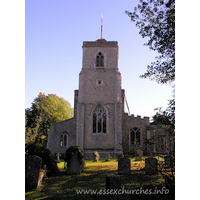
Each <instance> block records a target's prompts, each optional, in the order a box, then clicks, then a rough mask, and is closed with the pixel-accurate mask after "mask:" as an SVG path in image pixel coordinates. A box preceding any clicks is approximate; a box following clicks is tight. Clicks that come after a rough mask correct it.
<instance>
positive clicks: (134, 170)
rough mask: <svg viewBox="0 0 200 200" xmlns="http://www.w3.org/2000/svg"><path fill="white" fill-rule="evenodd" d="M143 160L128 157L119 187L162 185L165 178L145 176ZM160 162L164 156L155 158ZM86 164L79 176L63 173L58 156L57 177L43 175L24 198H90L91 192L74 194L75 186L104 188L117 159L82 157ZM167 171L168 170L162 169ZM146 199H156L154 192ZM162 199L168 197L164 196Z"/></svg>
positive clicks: (61, 163)
mask: <svg viewBox="0 0 200 200" xmlns="http://www.w3.org/2000/svg"><path fill="white" fill-rule="evenodd" d="M142 158H143V159H142V161H135V158H130V160H131V174H130V175H121V187H124V189H136V188H140V187H143V188H145V189H146V188H155V187H156V188H162V187H163V186H164V185H165V181H164V179H163V177H162V176H161V175H160V174H157V175H145V171H144V167H145V158H146V157H144V156H143V157H142ZM157 158H158V159H159V161H163V158H161V157H157ZM85 162H86V167H85V169H84V172H82V173H81V175H66V174H65V169H64V160H63V159H61V162H60V163H57V166H58V168H59V170H60V175H59V176H52V177H45V178H44V180H43V181H42V184H41V186H40V187H39V188H37V189H34V190H31V191H26V193H25V199H38V200H39V199H52V200H53V199H71V200H73V199H79V200H80V199H87V200H88V199H93V194H76V189H86V190H88V189H93V190H96V189H97V190H98V191H99V190H100V189H105V188H106V175H108V174H118V162H117V159H111V161H109V162H105V159H99V161H98V162H93V160H85ZM165 173H169V172H167V171H166V172H165ZM145 199H159V196H158V195H157V196H156V195H146V196H145ZM162 199H168V197H167V196H166V198H165V196H164V195H163V198H162Z"/></svg>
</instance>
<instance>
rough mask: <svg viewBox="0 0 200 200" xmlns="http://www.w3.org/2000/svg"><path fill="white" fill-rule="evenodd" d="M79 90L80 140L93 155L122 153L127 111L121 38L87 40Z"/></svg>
mask: <svg viewBox="0 0 200 200" xmlns="http://www.w3.org/2000/svg"><path fill="white" fill-rule="evenodd" d="M82 48H83V62H82V69H81V72H80V74H79V90H78V91H75V107H74V109H75V110H74V112H75V118H76V144H77V145H79V146H80V147H82V148H83V149H84V152H85V156H86V157H87V158H92V153H93V151H98V153H99V154H100V157H105V156H107V155H108V154H110V155H111V156H112V157H116V156H117V154H118V153H122V145H121V144H122V116H123V113H124V98H123V90H122V89H121V74H120V72H119V69H118V59H119V47H118V42H117V41H106V40H105V39H98V40H96V41H89V42H83V46H82Z"/></svg>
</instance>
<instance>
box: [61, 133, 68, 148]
mask: <svg viewBox="0 0 200 200" xmlns="http://www.w3.org/2000/svg"><path fill="white" fill-rule="evenodd" d="M60 146H61V147H66V146H68V135H67V133H66V132H63V133H61V135H60Z"/></svg>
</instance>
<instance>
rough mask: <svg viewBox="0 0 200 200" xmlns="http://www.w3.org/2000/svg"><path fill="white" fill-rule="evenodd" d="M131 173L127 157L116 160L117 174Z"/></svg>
mask: <svg viewBox="0 0 200 200" xmlns="http://www.w3.org/2000/svg"><path fill="white" fill-rule="evenodd" d="M130 173H131V162H130V159H128V158H121V159H120V160H119V161H118V174H130Z"/></svg>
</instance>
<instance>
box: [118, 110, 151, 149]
mask: <svg viewBox="0 0 200 200" xmlns="http://www.w3.org/2000/svg"><path fill="white" fill-rule="evenodd" d="M147 125H149V117H144V118H141V116H137V117H134V115H131V116H128V114H127V113H124V116H123V125H122V127H123V128H122V147H123V151H124V153H126V151H128V149H129V147H130V146H131V144H130V130H131V129H132V128H134V127H136V128H138V129H139V130H140V141H141V145H142V149H143V151H144V150H145V147H144V145H143V142H144V139H143V138H145V137H146V132H147V128H146V126H147Z"/></svg>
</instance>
